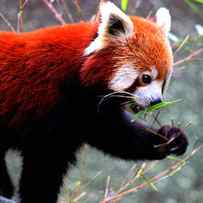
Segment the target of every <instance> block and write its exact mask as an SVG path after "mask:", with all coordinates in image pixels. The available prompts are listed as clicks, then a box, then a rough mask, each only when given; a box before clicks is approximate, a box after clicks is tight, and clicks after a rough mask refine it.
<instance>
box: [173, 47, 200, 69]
mask: <svg viewBox="0 0 203 203" xmlns="http://www.w3.org/2000/svg"><path fill="white" fill-rule="evenodd" d="M201 53H203V48H201V49H198V50H196V51H194V52H192V53H191V54H190V55H189V56H187V57H186V58H184V59H181V60H178V61H176V62H175V63H174V66H179V65H181V64H183V63H186V62H188V61H191V60H193V58H194V57H196V56H198V55H200V54H201Z"/></svg>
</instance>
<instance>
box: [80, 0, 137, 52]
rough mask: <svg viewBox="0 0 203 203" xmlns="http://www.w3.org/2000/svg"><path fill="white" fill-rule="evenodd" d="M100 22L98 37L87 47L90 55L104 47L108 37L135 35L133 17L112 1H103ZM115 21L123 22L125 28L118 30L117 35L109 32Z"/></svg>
mask: <svg viewBox="0 0 203 203" xmlns="http://www.w3.org/2000/svg"><path fill="white" fill-rule="evenodd" d="M99 14H100V24H99V28H98V37H97V38H96V39H95V40H94V41H93V42H92V43H91V44H90V45H89V46H88V47H87V48H86V49H85V53H84V54H85V55H89V54H91V53H93V52H95V51H97V50H100V49H102V48H103V47H104V46H105V42H106V40H108V39H111V38H115V37H117V38H118V37H124V36H125V37H130V36H132V35H133V32H134V26H133V22H132V21H131V19H130V18H129V17H128V16H127V15H126V14H125V13H124V12H122V11H121V10H120V9H119V8H118V7H117V6H116V5H115V4H113V3H112V2H109V1H107V2H102V3H101V4H100V7H99ZM112 18H113V21H116V22H121V24H122V26H123V30H119V28H118V30H116V31H117V33H116V35H114V34H112V33H110V32H109V28H111V26H112V24H111V23H112V22H111V21H112Z"/></svg>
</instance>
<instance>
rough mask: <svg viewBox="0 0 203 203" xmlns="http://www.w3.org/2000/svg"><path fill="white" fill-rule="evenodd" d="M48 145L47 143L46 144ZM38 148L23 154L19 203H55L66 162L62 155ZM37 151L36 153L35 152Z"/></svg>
mask: <svg viewBox="0 0 203 203" xmlns="http://www.w3.org/2000/svg"><path fill="white" fill-rule="evenodd" d="M47 145H48V142H47ZM53 150H54V148H52V149H51V150H49V149H48V148H47V146H46V145H44V150H43V151H40V149H39V148H38V147H36V149H35V150H33V149H32V151H31V150H29V151H25V152H23V156H24V158H23V171H22V176H21V180H20V190H19V196H20V198H21V203H36V202H42V203H56V202H57V197H58V193H59V190H60V186H61V184H62V180H63V175H64V174H65V172H66V169H67V162H66V161H64V160H63V158H62V157H63V155H62V154H59V153H58V152H55V153H54V152H53ZM36 151H37V152H36Z"/></svg>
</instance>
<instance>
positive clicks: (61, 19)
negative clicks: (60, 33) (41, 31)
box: [42, 0, 66, 25]
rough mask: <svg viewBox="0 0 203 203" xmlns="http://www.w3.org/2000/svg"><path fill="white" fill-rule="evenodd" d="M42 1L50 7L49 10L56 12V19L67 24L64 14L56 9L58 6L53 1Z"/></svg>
mask: <svg viewBox="0 0 203 203" xmlns="http://www.w3.org/2000/svg"><path fill="white" fill-rule="evenodd" d="M42 1H43V2H44V4H45V5H46V6H47V7H48V8H49V10H50V11H51V12H52V13H53V14H54V16H55V18H56V20H58V21H59V22H60V23H61V24H62V25H64V24H66V22H65V20H64V19H63V17H62V15H61V14H60V13H59V12H58V11H57V10H56V8H55V7H54V6H53V4H52V3H51V2H49V1H48V0H42Z"/></svg>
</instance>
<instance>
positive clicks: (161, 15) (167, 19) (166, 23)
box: [156, 7, 171, 35]
mask: <svg viewBox="0 0 203 203" xmlns="http://www.w3.org/2000/svg"><path fill="white" fill-rule="evenodd" d="M156 23H157V24H158V25H159V26H160V27H162V29H163V31H164V33H165V34H166V35H168V33H169V32H170V30H171V15H170V13H169V10H168V9H166V8H163V7H162V8H159V9H158V11H157V12H156Z"/></svg>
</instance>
